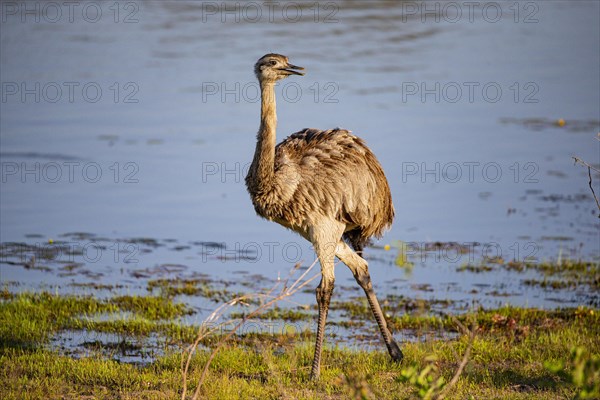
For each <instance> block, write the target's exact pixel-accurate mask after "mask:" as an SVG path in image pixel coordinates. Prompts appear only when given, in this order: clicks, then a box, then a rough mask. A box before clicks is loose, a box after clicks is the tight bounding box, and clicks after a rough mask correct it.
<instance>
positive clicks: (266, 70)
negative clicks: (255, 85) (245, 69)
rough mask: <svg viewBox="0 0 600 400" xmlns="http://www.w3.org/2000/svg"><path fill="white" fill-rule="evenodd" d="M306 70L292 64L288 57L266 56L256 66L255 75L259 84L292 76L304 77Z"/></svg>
mask: <svg viewBox="0 0 600 400" xmlns="http://www.w3.org/2000/svg"><path fill="white" fill-rule="evenodd" d="M303 70H304V68H302V67H298V66H296V65H292V64H290V62H289V61H288V58H287V57H286V56H282V55H281V54H274V53H270V54H265V55H264V56H262V57H261V58H260V59H259V60H258V61H257V62H256V64H254V73H255V74H256V77H257V78H258V80H259V82H276V81H278V80H280V79H283V78H287V77H288V76H290V75H304V72H299V71H303Z"/></svg>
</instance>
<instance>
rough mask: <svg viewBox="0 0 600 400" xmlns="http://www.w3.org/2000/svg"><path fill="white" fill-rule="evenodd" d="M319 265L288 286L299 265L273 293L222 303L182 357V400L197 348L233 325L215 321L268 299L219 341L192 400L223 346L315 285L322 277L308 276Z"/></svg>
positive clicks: (240, 297)
mask: <svg viewBox="0 0 600 400" xmlns="http://www.w3.org/2000/svg"><path fill="white" fill-rule="evenodd" d="M316 263H317V261H316V260H315V261H314V262H313V263H312V265H311V266H310V267H308V268H307V269H306V271H304V272H303V273H302V275H300V276H299V277H298V278H297V279H296V280H294V281H293V282H292V284H291V285H290V286H289V287H288V282H289V281H290V279H291V278H292V277H293V276H294V273H295V272H296V271H297V270H298V268H299V267H300V265H299V264H296V265H295V266H294V268H292V270H291V271H290V274H289V275H288V277H287V279H285V280H283V281H278V282H277V283H276V284H275V285H274V286H273V287H272V288H271V290H269V291H268V292H267V293H266V294H261V293H256V294H250V295H244V296H239V297H236V298H234V299H232V300H230V301H228V302H227V303H225V304H222V305H221V306H219V307H218V308H217V309H216V310H215V311H213V312H212V313H211V314H210V315H209V316H208V317H207V318H206V319H205V320H204V323H203V324H202V325H201V327H200V330H199V332H198V336H197V337H196V340H195V341H194V343H192V344H191V345H190V346H188V347H187V348H186V349H185V351H184V352H183V354H182V358H181V372H182V379H183V389H182V393H181V399H182V400H185V399H186V395H187V383H188V372H189V368H190V363H191V361H192V357H193V355H194V353H195V352H196V349H197V348H198V345H199V344H200V342H201V341H202V339H204V338H206V337H207V336H209V335H211V334H212V333H214V332H216V331H217V330H219V329H221V328H222V327H224V326H225V325H229V324H230V323H231V321H226V322H223V323H221V324H218V325H214V326H212V327H211V325H212V324H213V323H214V322H215V321H218V320H219V319H220V318H221V317H222V316H223V315H224V314H225V313H226V312H227V310H228V309H229V308H231V307H232V306H234V305H236V304H238V303H244V302H245V300H249V299H252V298H259V299H261V300H267V301H266V302H265V303H263V304H261V305H260V306H258V307H257V308H256V309H255V310H253V311H252V312H250V313H249V314H248V315H247V316H245V317H244V318H242V319H241V320H240V321H239V322H238V323H237V324H236V325H235V326H234V327H233V328H232V329H231V331H230V332H229V333H228V334H227V335H225V336H224V337H222V338H221V339H220V340H219V342H218V343H217V345H216V347H215V348H214V349H213V351H212V352H211V354H210V356H209V358H208V360H207V361H206V364H205V365H204V369H203V370H202V375H201V376H200V380H199V381H198V386H197V387H196V390H195V392H194V395H193V396H192V400H196V399H198V396H199V394H200V389H201V388H202V384H203V383H204V380H205V378H206V375H207V373H208V368H209V367H210V364H211V362H212V361H213V359H214V358H215V356H216V355H217V352H218V351H219V350H220V349H221V347H223V345H224V344H225V342H227V341H228V340H229V338H231V337H232V336H233V335H234V334H235V333H236V332H237V330H238V329H239V328H240V327H241V326H243V325H244V324H245V323H246V322H247V321H248V320H250V319H252V318H254V317H256V316H257V315H259V314H261V313H263V312H264V311H266V310H267V309H269V308H271V307H272V306H273V305H275V303H277V302H279V301H280V300H283V299H285V298H287V297H290V296H292V295H293V294H294V293H296V292H298V291H299V290H301V289H302V288H304V287H305V286H306V285H308V284H309V283H310V282H312V281H313V280H314V279H315V278H317V277H318V276H319V275H320V274H319V273H317V274H315V275H313V276H312V277H310V278H308V279H305V278H306V276H307V275H308V273H309V272H310V271H311V270H312V269H313V267H314V266H315V265H316ZM282 284H283V285H282ZM278 287H281V290H280V292H279V293H278V294H277V295H275V294H273V293H274V292H275V290H276V289H277V288H278ZM186 353H187V357H186Z"/></svg>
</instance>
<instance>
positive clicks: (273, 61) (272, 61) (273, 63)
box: [269, 60, 277, 65]
mask: <svg viewBox="0 0 600 400" xmlns="http://www.w3.org/2000/svg"><path fill="white" fill-rule="evenodd" d="M269 64H271V65H277V61H275V60H271V62H270V63H269Z"/></svg>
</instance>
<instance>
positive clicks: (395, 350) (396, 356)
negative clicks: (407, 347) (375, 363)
mask: <svg viewBox="0 0 600 400" xmlns="http://www.w3.org/2000/svg"><path fill="white" fill-rule="evenodd" d="M388 351H389V353H390V356H391V357H392V360H393V361H394V362H396V363H400V362H402V359H403V358H404V355H403V354H402V350H400V347H399V346H398V344H396V342H394V341H393V340H392V341H391V342H390V343H389V344H388Z"/></svg>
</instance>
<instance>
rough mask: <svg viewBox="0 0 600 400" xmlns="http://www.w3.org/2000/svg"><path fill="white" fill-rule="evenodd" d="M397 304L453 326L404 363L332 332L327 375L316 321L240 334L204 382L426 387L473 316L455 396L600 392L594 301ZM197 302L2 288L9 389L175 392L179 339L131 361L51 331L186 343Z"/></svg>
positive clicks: (217, 395) (44, 393) (417, 346)
mask: <svg viewBox="0 0 600 400" xmlns="http://www.w3.org/2000/svg"><path fill="white" fill-rule="evenodd" d="M338 306H339V304H338ZM417 309H419V310H420V309H421V308H420V307H417ZM390 310H391V311H390V312H392V314H393V315H391V316H390V325H391V326H392V327H393V329H394V331H396V332H400V333H401V332H410V330H411V329H434V330H438V331H440V332H453V333H454V336H452V337H453V339H444V340H442V339H431V338H430V339H427V340H425V341H420V342H405V343H404V344H403V346H402V347H403V351H404V354H405V359H404V361H403V362H402V363H401V364H394V363H392V362H391V361H390V360H389V356H388V355H387V353H385V352H384V351H383V346H381V348H382V350H381V351H375V352H374V351H364V350H359V349H355V348H354V349H353V348H338V347H331V343H330V345H329V346H327V347H326V349H325V351H324V354H323V364H322V375H321V379H320V381H319V382H318V383H313V382H310V381H309V380H308V375H309V371H310V365H311V362H312V355H313V354H312V351H313V348H312V342H311V341H312V335H311V334H310V333H308V332H291V333H286V334H264V333H263V334H247V335H243V336H236V337H234V339H233V340H232V341H230V342H229V343H227V344H226V345H225V346H224V347H223V348H222V349H221V350H220V351H219V352H218V353H217V355H216V357H215V359H214V360H213V362H212V364H211V366H210V368H209V374H208V377H207V378H206V380H205V383H204V385H203V387H202V389H201V390H202V394H203V396H204V398H210V399H235V398H240V399H242V398H243V399H245V398H261V399H280V398H287V399H323V398H325V399H347V398H373V399H406V398H427V392H428V390H430V386H431V385H432V383H433V382H436V381H439V382H442V384H443V383H444V382H448V381H450V379H451V378H452V376H453V374H454V372H455V370H456V368H457V366H458V364H459V362H460V360H461V359H462V356H463V354H464V352H465V350H466V348H467V347H468V345H469V337H468V335H464V334H459V333H458V331H459V330H458V329H457V322H456V321H457V320H458V321H459V322H461V323H462V324H463V325H465V326H472V324H473V323H476V325H477V326H478V328H477V330H476V332H477V334H476V337H475V339H474V340H473V342H472V352H471V356H470V358H469V362H468V363H467V365H466V367H465V369H464V371H463V373H462V375H461V377H460V379H459V380H458V382H457V384H456V386H455V387H453V388H452V390H451V391H450V392H449V395H448V398H451V399H453V398H456V399H469V398H475V399H494V398H497V399H554V398H556V399H559V398H560V399H563V398H576V396H577V395H578V394H579V395H580V396H583V395H582V394H583V393H585V392H584V390H588V391H591V393H594V390H596V393H597V390H598V382H599V381H600V379H599V377H598V374H599V372H598V369H599V368H600V367H599V365H600V361H598V360H600V358H599V356H598V349H600V314H599V312H598V310H595V309H590V308H586V307H579V308H575V309H564V310H553V311H547V310H538V309H527V308H516V307H504V308H500V309H494V310H476V311H472V312H470V313H466V314H463V315H460V316H454V317H452V316H431V315H428V314H427V313H426V312H420V313H412V314H411V313H408V314H403V313H402V312H401V311H398V313H396V310H395V309H393V308H392V309H390ZM189 313H190V310H188V309H187V308H186V307H185V306H184V305H182V304H179V303H174V302H173V300H172V299H169V298H162V297H155V296H121V297H115V298H110V299H106V300H97V299H94V298H93V297H83V296H60V295H53V294H48V293H39V294H32V293H25V294H18V295H8V294H4V295H3V296H2V300H0V388H1V389H0V393H1V394H2V398H3V399H28V398H31V399H38V398H49V399H62V398H67V399H69V398H73V399H75V398H120V399H173V398H179V397H180V396H181V388H182V376H181V371H180V365H181V364H180V363H181V354H180V353H179V351H178V350H176V349H177V348H178V347H172V348H170V350H169V349H168V350H167V352H166V354H165V355H163V356H160V357H158V358H156V359H154V360H153V361H152V362H151V363H149V364H147V365H144V366H134V365H132V364H127V363H122V362H118V361H115V360H112V359H108V358H107V357H106V356H103V355H102V352H89V353H87V354H86V355H85V356H83V357H81V358H78V359H76V358H73V357H70V356H68V355H65V354H61V353H60V352H59V351H58V350H56V349H51V348H49V347H48V343H49V341H50V339H51V338H52V337H53V336H54V335H56V334H58V333H60V332H61V331H65V330H78V329H86V330H87V331H97V332H108V333H116V334H118V335H119V336H120V337H123V338H130V339H131V340H135V338H145V337H148V336H150V335H159V336H160V337H163V338H165V339H166V340H169V341H170V342H176V343H179V345H185V344H186V343H190V342H191V341H192V340H193V337H194V335H195V332H196V327H192V326H187V325H183V324H182V323H181V322H180V320H179V319H180V318H181V317H182V316H185V315H187V314H189ZM294 313H295V312H286V311H285V310H281V309H273V311H271V312H270V313H268V314H267V315H268V316H269V317H270V318H272V319H275V318H280V319H293V318H296V317H297V318H301V319H304V318H306V315H305V313H300V314H301V315H295V314H294ZM348 313H349V315H352V318H353V319H355V320H358V321H360V320H362V318H363V316H364V317H365V319H366V315H363V314H366V313H365V310H363V307H362V305H359V306H357V307H356V308H355V309H354V308H349V310H348ZM306 314H308V313H306ZM308 315H309V314H308ZM371 323H372V322H371ZM397 336H398V337H400V335H397ZM221 337H222V336H214V337H211V338H210V340H207V341H206V342H205V345H206V346H208V347H209V348H214V344H215V343H216V342H217V341H218V340H219V339H220V338H221ZM128 340H129V339H128ZM330 340H331V339H330ZM332 342H333V340H332ZM124 343H125V342H124ZM127 343H128V342H127ZM94 346H98V347H101V346H102V343H94ZM106 346H107V347H108V346H109V345H108V344H107V345H106ZM113 346H114V344H113ZM179 348H180V347H179ZM573 349H577V350H573ZM574 352H575V353H576V354H577V357H574V356H573V354H575V353H574ZM208 357H209V351H208V350H207V349H206V348H202V349H199V350H198V352H197V353H196V355H195V356H194V358H193V360H192V364H191V370H190V376H189V387H190V389H191V390H192V391H193V390H194V389H195V385H196V383H197V382H198V379H199V376H200V374H201V372H202V369H203V368H204V365H205V363H206V361H207V359H208ZM594 357H596V358H594ZM419 377H421V378H422V379H419ZM428 385H429V386H428ZM586 385H587V386H586ZM594 385H595V386H594ZM585 388H587V389H585ZM470 396H472V397H470ZM592 396H595V395H594V394H592ZM581 398H584V397H581ZM589 398H593V397H589Z"/></svg>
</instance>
